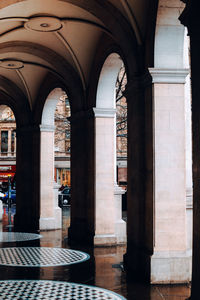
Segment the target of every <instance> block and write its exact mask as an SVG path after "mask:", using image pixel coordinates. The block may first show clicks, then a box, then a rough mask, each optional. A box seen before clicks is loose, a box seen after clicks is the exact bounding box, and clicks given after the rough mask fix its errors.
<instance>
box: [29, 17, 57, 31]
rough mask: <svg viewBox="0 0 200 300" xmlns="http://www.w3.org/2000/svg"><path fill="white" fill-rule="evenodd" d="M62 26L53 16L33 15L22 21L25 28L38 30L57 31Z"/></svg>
mask: <svg viewBox="0 0 200 300" xmlns="http://www.w3.org/2000/svg"><path fill="white" fill-rule="evenodd" d="M62 26H63V25H62V22H61V21H60V20H59V19H58V18H55V17H34V18H31V19H30V20H29V21H27V22H25V23H24V27H25V28H26V29H29V30H33V31H40V32H52V31H58V30H59V29H61V28H62Z"/></svg>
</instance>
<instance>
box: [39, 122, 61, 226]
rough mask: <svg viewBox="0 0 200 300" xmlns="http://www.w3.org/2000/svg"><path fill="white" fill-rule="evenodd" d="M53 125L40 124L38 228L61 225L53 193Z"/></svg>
mask: <svg viewBox="0 0 200 300" xmlns="http://www.w3.org/2000/svg"><path fill="white" fill-rule="evenodd" d="M54 129H55V128H54V126H51V125H41V126H40V131H41V148H40V153H41V163H40V164H41V165H40V170H41V171H40V229H41V230H50V229H58V228H61V227H62V216H61V209H60V208H59V207H58V203H57V202H58V199H57V202H56V201H55V195H54V194H55V193H54Z"/></svg>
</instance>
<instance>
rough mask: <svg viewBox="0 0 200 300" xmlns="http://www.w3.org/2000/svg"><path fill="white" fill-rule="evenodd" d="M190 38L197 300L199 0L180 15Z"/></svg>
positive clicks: (193, 294) (199, 257) (199, 243)
mask: <svg viewBox="0 0 200 300" xmlns="http://www.w3.org/2000/svg"><path fill="white" fill-rule="evenodd" d="M180 20H181V23H182V24H184V25H185V26H187V27H188V33H189V36H190V55H191V81H192V156H193V157H192V158H193V161H192V168H193V255H192V290H191V298H190V299H191V300H197V299H199V286H200V188H199V182H200V163H199V162H200V146H199V145H200V102H199V99H200V73H199V69H200V60H199V51H200V21H199V3H198V1H189V2H188V3H187V4H186V8H185V10H184V11H183V13H182V15H181V16H180Z"/></svg>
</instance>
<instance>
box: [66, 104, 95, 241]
mask: <svg viewBox="0 0 200 300" xmlns="http://www.w3.org/2000/svg"><path fill="white" fill-rule="evenodd" d="M69 119H70V122H71V211H70V212H71V222H70V228H69V235H68V236H69V242H70V243H72V242H73V241H76V242H79V243H87V244H88V243H92V242H93V238H94V115H93V111H92V110H91V111H80V112H77V113H72V116H71V117H70V118H69Z"/></svg>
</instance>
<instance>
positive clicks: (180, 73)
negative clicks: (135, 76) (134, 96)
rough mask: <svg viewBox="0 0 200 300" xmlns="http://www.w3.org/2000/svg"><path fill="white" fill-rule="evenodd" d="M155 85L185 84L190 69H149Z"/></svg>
mask: <svg viewBox="0 0 200 300" xmlns="http://www.w3.org/2000/svg"><path fill="white" fill-rule="evenodd" d="M149 72H150V74H151V76H152V79H153V83H185V79H186V77H187V75H188V74H189V69H164V68H162V69H161V68H149Z"/></svg>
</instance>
